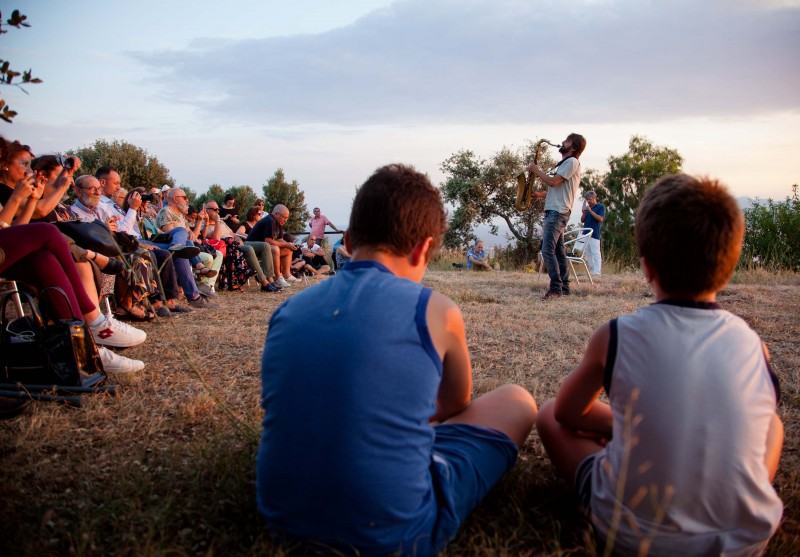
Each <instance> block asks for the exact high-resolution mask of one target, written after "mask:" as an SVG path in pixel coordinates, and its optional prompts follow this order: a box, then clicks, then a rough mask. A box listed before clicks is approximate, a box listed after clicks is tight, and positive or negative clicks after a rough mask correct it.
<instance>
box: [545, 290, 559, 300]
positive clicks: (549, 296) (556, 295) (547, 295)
mask: <svg viewBox="0 0 800 557" xmlns="http://www.w3.org/2000/svg"><path fill="white" fill-rule="evenodd" d="M560 297H561V292H556V291H555V290H548V291H547V292H545V293H544V296H542V301H543V302H544V301H547V300H550V299H552V298H560Z"/></svg>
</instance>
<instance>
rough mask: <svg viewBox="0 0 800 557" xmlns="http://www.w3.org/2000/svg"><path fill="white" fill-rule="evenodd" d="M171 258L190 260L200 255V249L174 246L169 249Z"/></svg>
mask: <svg viewBox="0 0 800 557" xmlns="http://www.w3.org/2000/svg"><path fill="white" fill-rule="evenodd" d="M169 251H170V252H171V253H172V257H180V258H181V259H191V258H192V257H196V256H197V255H199V254H200V248H198V247H197V246H183V245H180V244H176V245H174V246H170V247H169Z"/></svg>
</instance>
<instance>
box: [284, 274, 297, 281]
mask: <svg viewBox="0 0 800 557" xmlns="http://www.w3.org/2000/svg"><path fill="white" fill-rule="evenodd" d="M286 280H288V281H289V282H300V279H299V278H295V277H294V275H289V276H288V277H286Z"/></svg>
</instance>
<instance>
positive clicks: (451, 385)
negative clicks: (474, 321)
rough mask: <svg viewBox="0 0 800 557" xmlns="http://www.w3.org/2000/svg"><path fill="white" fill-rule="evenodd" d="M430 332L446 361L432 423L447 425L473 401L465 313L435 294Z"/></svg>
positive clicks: (429, 317) (430, 306)
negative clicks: (463, 314) (448, 420)
mask: <svg viewBox="0 0 800 557" xmlns="http://www.w3.org/2000/svg"><path fill="white" fill-rule="evenodd" d="M426 319H427V322H428V331H429V333H430V335H431V340H432V341H433V346H434V348H436V352H438V354H439V356H440V357H441V358H442V381H441V383H440V384H439V395H438V397H437V400H436V414H434V415H433V416H432V417H431V421H432V422H443V421H445V420H446V419H448V418H450V417H451V416H454V415H456V414H458V413H459V412H461V411H462V410H464V409H465V408H466V407H467V406H469V403H470V400H471V399H472V364H471V363H470V359H469V349H468V348H467V336H466V333H465V331H464V318H463V317H462V316H461V310H459V309H458V306H457V305H456V303H455V302H453V301H452V300H451V299H450V298H448V297H447V296H444V295H442V294H439V293H438V292H432V293H431V298H430V300H428V308H427V311H426Z"/></svg>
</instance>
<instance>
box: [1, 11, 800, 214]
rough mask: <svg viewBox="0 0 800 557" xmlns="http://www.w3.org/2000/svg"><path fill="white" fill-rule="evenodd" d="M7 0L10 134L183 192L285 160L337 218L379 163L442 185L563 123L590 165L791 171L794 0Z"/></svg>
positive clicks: (794, 151) (559, 131) (799, 16)
mask: <svg viewBox="0 0 800 557" xmlns="http://www.w3.org/2000/svg"><path fill="white" fill-rule="evenodd" d="M0 4H1V5H2V12H3V16H4V18H7V17H8V15H9V14H10V11H11V9H13V8H20V9H21V10H22V11H23V13H25V14H27V15H28V17H29V21H30V23H31V24H32V27H31V28H30V29H25V30H16V29H10V30H9V32H8V34H5V35H3V36H2V37H0V46H1V47H2V50H1V52H2V58H4V59H5V58H8V59H10V60H11V62H12V65H13V66H14V67H16V69H27V68H29V67H30V68H33V71H34V75H36V76H38V77H41V78H42V79H43V80H44V83H43V84H41V85H34V86H31V87H30V88H29V92H30V95H29V96H26V95H24V94H22V93H21V92H19V91H17V90H14V89H8V88H6V89H4V90H3V94H4V97H5V98H6V99H7V101H8V103H9V104H10V105H11V106H12V107H13V108H14V109H16V110H18V111H19V112H20V115H19V116H18V117H17V119H16V122H15V123H14V124H13V125H3V131H2V133H3V135H5V136H6V137H9V138H16V139H20V140H22V141H24V142H26V143H29V144H30V145H31V146H32V147H33V149H34V150H35V151H36V152H37V153H46V152H53V151H62V150H66V149H70V148H77V147H81V146H85V145H87V144H90V143H92V142H93V141H94V140H95V139H98V138H104V139H123V140H126V141H130V142H132V143H135V144H137V145H139V146H142V147H144V148H146V149H147V150H148V151H150V152H151V153H153V154H155V155H156V156H157V157H158V158H159V160H161V162H163V163H164V164H165V165H166V166H167V167H168V168H169V169H170V171H171V174H172V176H173V177H174V178H175V180H176V181H177V182H178V183H179V184H183V185H186V186H189V187H191V188H192V189H194V190H195V191H198V192H201V191H204V190H205V189H206V188H207V187H208V186H209V185H210V184H212V183H220V184H222V185H223V186H224V187H227V186H231V185H238V184H250V185H252V186H253V187H254V188H255V189H256V190H257V191H260V188H261V185H262V184H263V183H264V181H265V180H266V179H267V178H268V177H269V176H270V175H271V174H272V173H273V172H274V171H275V169H276V168H278V167H282V168H284V170H285V172H286V175H287V177H289V178H290V179H297V180H298V181H299V182H300V184H301V186H302V188H303V189H304V190H305V192H306V198H307V200H308V203H309V207H311V206H315V205H319V206H321V207H322V208H323V212H325V213H326V214H327V215H328V216H329V217H330V218H331V219H332V220H334V221H335V222H338V223H346V221H347V218H348V214H349V206H350V202H351V199H352V196H353V191H354V187H355V186H356V185H357V184H359V183H361V182H363V181H364V179H365V178H366V177H367V176H368V175H369V174H370V173H371V172H372V171H373V170H374V169H375V168H376V167H377V166H380V165H382V164H384V163H387V162H397V161H400V162H407V163H411V164H414V165H415V166H416V167H417V168H418V169H420V170H422V171H425V172H427V173H429V175H430V176H431V178H432V179H433V181H434V182H435V183H439V182H440V181H441V179H442V175H441V173H440V171H439V165H440V163H441V162H442V161H443V160H444V159H445V158H446V157H447V156H448V155H450V154H451V153H453V152H455V151H457V150H459V149H472V150H473V151H476V152H477V153H478V154H480V155H482V156H484V157H489V156H491V155H492V154H493V153H494V152H495V151H497V150H498V149H500V148H501V147H503V146H510V147H519V146H522V145H523V144H524V143H525V142H526V141H527V140H529V139H533V138H535V137H546V138H548V139H550V140H552V141H555V142H558V141H560V140H561V139H563V138H564V136H566V135H567V134H568V133H570V132H573V131H575V132H579V133H582V134H583V135H585V136H586V138H587V140H588V147H587V150H586V152H585V153H584V156H583V159H582V160H583V166H584V168H598V169H605V167H606V161H607V159H608V157H609V156H610V155H616V154H621V153H622V152H624V151H625V150H626V148H627V143H628V140H629V139H630V137H631V136H632V135H634V134H639V135H644V136H645V137H647V138H649V139H650V140H652V141H653V142H655V143H656V144H658V145H665V146H669V147H673V148H675V149H677V150H678V151H679V152H680V153H681V154H682V155H683V156H684V158H685V165H684V168H685V170H686V171H688V172H690V173H695V174H710V175H712V176H715V177H718V178H720V179H722V180H723V181H724V182H725V183H727V184H728V185H729V186H730V188H731V190H732V191H733V193H734V194H735V195H737V196H760V197H770V196H771V197H776V198H783V197H785V196H787V195H789V194H790V191H791V189H790V187H791V185H792V184H794V183H798V182H800V165H798V164H797V163H796V157H797V156H798V153H800V62H799V61H800V0H794V1H787V0H784V1H765V0H728V1H723V0H706V1H703V2H698V1H694V0H692V1H688V0H671V1H646V0H593V1H588V0H584V1H580V0H578V1H572V2H560V1H555V0H529V1H524V0H458V1H455V0H402V1H390V0H352V1H351V0H340V1H338V2H323V1H310V0H295V1H294V2H291V3H289V2H274V1H259V2H255V1H253V2H236V1H230V2H208V1H193V2H167V3H164V2H154V1H150V0H143V1H138V2H135V3H134V2H124V3H123V2H114V3H110V2H104V1H103V2H101V1H81V0H75V1H73V2H69V3H67V2H44V1H33V2H25V3H17V4H9V3H8V2H6V1H5V0H4V1H2V2H0ZM23 4H24V5H23ZM554 154H555V153H554Z"/></svg>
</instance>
